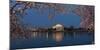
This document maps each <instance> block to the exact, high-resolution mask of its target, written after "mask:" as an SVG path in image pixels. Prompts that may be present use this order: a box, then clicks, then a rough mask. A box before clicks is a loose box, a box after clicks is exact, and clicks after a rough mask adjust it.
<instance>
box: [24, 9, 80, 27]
mask: <svg viewBox="0 0 100 50" xmlns="http://www.w3.org/2000/svg"><path fill="white" fill-rule="evenodd" d="M26 12H27V13H28V15H25V16H24V18H23V22H24V23H28V24H32V25H34V26H40V27H51V26H52V25H54V24H62V25H64V26H75V27H79V25H80V17H79V16H78V15H76V14H75V13H72V12H70V11H69V12H66V14H57V15H56V16H54V17H53V19H51V20H50V19H49V18H48V13H49V12H48V10H45V12H44V13H43V14H39V12H38V11H37V10H32V9H29V10H27V11H26Z"/></svg>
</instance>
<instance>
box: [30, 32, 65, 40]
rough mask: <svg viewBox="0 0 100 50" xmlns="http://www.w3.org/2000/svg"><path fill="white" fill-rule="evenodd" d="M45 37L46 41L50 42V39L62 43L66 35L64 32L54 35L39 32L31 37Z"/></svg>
mask: <svg viewBox="0 0 100 50" xmlns="http://www.w3.org/2000/svg"><path fill="white" fill-rule="evenodd" d="M43 37H45V38H46V39H48V40H49V38H52V39H53V40H55V41H56V42H60V41H61V40H63V37H64V33H63V32H54V33H48V32H45V33H38V32H33V33H32V35H31V38H34V39H35V38H43Z"/></svg>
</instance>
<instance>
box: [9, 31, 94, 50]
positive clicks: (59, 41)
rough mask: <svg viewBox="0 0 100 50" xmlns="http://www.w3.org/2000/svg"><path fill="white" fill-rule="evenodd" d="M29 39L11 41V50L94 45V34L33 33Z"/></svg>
mask: <svg viewBox="0 0 100 50" xmlns="http://www.w3.org/2000/svg"><path fill="white" fill-rule="evenodd" d="M29 37H30V38H29V39H13V40H11V49H22V48H40V47H55V46H69V45H82V44H93V43H94V34H93V33H88V32H77V33H76V32H54V33H53V32H44V33H38V32H33V33H32V34H31V36H29Z"/></svg>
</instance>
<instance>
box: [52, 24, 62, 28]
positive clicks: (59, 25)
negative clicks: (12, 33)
mask: <svg viewBox="0 0 100 50" xmlns="http://www.w3.org/2000/svg"><path fill="white" fill-rule="evenodd" d="M57 27H63V25H61V24H56V25H55V26H53V28H57Z"/></svg>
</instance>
